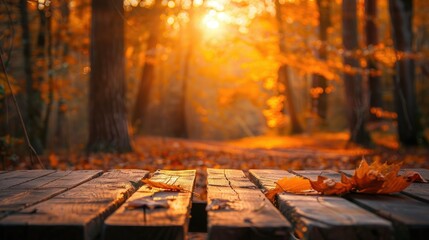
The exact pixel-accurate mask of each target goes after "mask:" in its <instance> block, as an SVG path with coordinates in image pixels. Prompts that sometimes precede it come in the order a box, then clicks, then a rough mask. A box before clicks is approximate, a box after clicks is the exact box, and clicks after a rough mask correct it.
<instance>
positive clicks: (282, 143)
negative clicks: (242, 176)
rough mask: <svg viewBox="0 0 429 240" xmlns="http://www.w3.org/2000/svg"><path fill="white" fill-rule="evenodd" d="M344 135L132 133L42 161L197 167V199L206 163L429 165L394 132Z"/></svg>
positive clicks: (424, 152)
mask: <svg viewBox="0 0 429 240" xmlns="http://www.w3.org/2000/svg"><path fill="white" fill-rule="evenodd" d="M347 140H348V134H347V133H320V134H317V133H316V134H312V135H296V136H281V137H279V136H258V137H249V138H243V139H238V140H233V141H227V142H225V141H223V142H220V141H203V140H187V139H178V138H167V137H135V138H134V141H133V142H134V144H133V145H134V146H133V147H134V152H132V153H126V154H112V153H98V154H90V155H86V154H77V153H67V152H64V153H62V154H54V153H51V154H48V155H46V156H43V157H42V162H43V163H44V164H45V165H46V166H47V167H48V168H52V169H62V170H65V169H105V170H107V169H112V168H139V169H147V170H150V171H151V172H153V171H155V170H157V169H196V170H197V184H196V187H197V188H196V191H197V192H198V193H199V194H200V196H201V200H204V199H205V188H204V186H205V181H206V178H205V175H206V171H205V170H206V168H235V169H242V170H248V169H252V168H272V169H285V170H288V169H294V170H299V169H330V170H339V169H354V168H355V167H356V165H357V164H358V163H359V161H360V160H361V159H362V157H365V159H367V160H369V161H371V160H375V159H380V160H382V161H388V162H399V161H401V162H403V167H407V168H429V149H427V148H426V149H425V148H399V147H398V146H399V145H398V143H397V141H396V139H395V137H394V135H388V134H384V135H383V134H379V135H377V134H375V135H373V141H374V143H375V144H374V147H373V148H371V149H367V148H362V147H359V146H355V145H350V144H348V141H347ZM25 168H30V166H29V161H25V162H20V163H19V164H16V165H15V166H14V167H13V169H25ZM9 169H10V168H9Z"/></svg>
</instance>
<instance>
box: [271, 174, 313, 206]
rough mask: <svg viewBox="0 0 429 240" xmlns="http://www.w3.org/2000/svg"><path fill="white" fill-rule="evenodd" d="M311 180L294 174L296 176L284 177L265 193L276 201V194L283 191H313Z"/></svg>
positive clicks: (272, 200)
mask: <svg viewBox="0 0 429 240" xmlns="http://www.w3.org/2000/svg"><path fill="white" fill-rule="evenodd" d="M311 190H312V188H311V185H310V180H308V179H305V178H302V177H298V176H294V177H284V178H282V179H280V180H278V181H277V182H276V187H275V188H274V189H271V190H269V191H268V192H267V193H265V196H266V197H267V198H268V199H269V200H270V201H271V202H274V198H275V196H276V194H278V193H281V192H290V193H304V192H308V191H311Z"/></svg>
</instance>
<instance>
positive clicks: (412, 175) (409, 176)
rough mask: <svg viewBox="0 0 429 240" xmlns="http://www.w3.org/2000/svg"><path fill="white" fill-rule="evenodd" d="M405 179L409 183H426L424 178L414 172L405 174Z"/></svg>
mask: <svg viewBox="0 0 429 240" xmlns="http://www.w3.org/2000/svg"><path fill="white" fill-rule="evenodd" d="M405 177H406V178H407V180H408V181H410V182H419V183H427V182H428V181H427V180H426V179H424V177H423V176H422V175H420V173H418V172H415V171H407V172H405Z"/></svg>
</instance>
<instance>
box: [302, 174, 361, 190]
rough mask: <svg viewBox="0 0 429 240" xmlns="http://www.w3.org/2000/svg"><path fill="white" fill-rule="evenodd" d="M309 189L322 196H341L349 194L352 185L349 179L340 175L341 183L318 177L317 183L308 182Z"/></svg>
mask: <svg viewBox="0 0 429 240" xmlns="http://www.w3.org/2000/svg"><path fill="white" fill-rule="evenodd" d="M310 184H311V187H312V188H313V189H314V190H316V191H318V192H321V193H322V194H324V195H341V194H345V193H348V192H350V191H351V190H352V189H353V187H354V185H353V182H352V181H351V179H349V178H347V177H346V176H345V175H344V174H343V173H342V174H341V182H336V181H335V180H333V179H330V178H327V177H324V176H318V177H317V181H310Z"/></svg>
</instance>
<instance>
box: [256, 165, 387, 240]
mask: <svg viewBox="0 0 429 240" xmlns="http://www.w3.org/2000/svg"><path fill="white" fill-rule="evenodd" d="M249 173H250V175H251V179H252V180H254V181H255V182H256V183H257V184H258V185H259V186H260V187H262V188H263V189H271V188H272V187H273V185H272V184H271V183H270V182H273V181H277V180H279V179H280V178H282V177H290V176H293V175H292V174H291V173H289V172H287V171H284V170H250V171H249ZM319 174H320V171H319ZM326 174H328V175H329V174H332V172H326ZM317 175H318V174H316V175H315V176H316V177H317ZM274 176H276V178H277V179H275V178H274ZM267 182H268V183H269V184H266V183H267ZM277 204H278V206H279V210H280V211H281V212H282V213H283V214H284V215H285V216H286V217H287V218H288V219H289V220H290V221H291V222H292V224H293V227H294V233H295V235H296V236H298V237H299V238H304V239H390V237H391V235H392V234H391V233H392V226H391V224H390V223H389V222H388V221H386V220H384V219H382V218H380V217H377V216H376V215H374V214H372V213H370V212H368V211H366V210H364V209H362V208H360V207H358V206H357V205H355V204H353V203H351V202H349V201H347V200H345V199H343V198H341V197H337V196H322V195H319V194H308V195H297V194H288V193H281V194H279V195H278V196H277Z"/></svg>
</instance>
